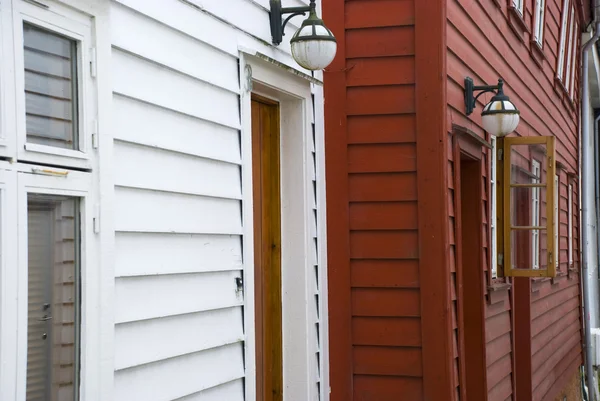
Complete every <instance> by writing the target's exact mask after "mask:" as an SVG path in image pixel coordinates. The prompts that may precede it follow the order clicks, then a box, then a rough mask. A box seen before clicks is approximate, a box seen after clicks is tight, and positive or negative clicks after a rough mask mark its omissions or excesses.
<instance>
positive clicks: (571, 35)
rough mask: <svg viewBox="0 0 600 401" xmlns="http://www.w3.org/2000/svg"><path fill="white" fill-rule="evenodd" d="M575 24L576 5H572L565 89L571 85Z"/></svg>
mask: <svg viewBox="0 0 600 401" xmlns="http://www.w3.org/2000/svg"><path fill="white" fill-rule="evenodd" d="M574 24H575V7H571V22H570V24H569V50H568V52H567V71H566V72H565V81H563V82H564V85H565V89H566V90H567V91H568V90H569V87H570V85H571V60H572V57H573V36H574V35H573V28H574V26H575V25H574Z"/></svg>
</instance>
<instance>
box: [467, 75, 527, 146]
mask: <svg viewBox="0 0 600 401" xmlns="http://www.w3.org/2000/svg"><path fill="white" fill-rule="evenodd" d="M503 85H504V81H503V80H502V79H499V80H498V85H481V86H476V85H473V80H472V79H471V78H469V77H467V78H465V108H466V112H467V115H469V114H471V113H472V112H473V110H474V109H475V101H476V100H477V98H478V97H479V96H481V95H483V94H484V93H488V92H492V93H495V95H494V96H493V97H492V99H491V100H490V102H489V103H488V104H486V105H485V106H484V107H483V111H482V112H481V120H482V122H483V128H484V129H485V130H486V131H487V132H489V133H490V134H491V135H494V136H496V137H503V136H506V135H508V134H510V133H511V132H513V131H514V130H515V129H517V125H519V118H520V117H519V115H520V112H519V110H517V108H516V107H515V105H514V104H513V103H512V102H511V101H510V99H509V98H508V96H506V95H505V94H504V91H503V90H502V86H503ZM475 91H480V92H479V93H478V94H477V96H474V95H475V93H474V92H475Z"/></svg>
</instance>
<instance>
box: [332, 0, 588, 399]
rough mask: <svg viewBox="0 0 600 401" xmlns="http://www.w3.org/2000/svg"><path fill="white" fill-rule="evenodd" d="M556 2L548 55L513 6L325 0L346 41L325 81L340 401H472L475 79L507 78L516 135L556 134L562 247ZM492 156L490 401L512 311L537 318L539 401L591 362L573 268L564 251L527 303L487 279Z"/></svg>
mask: <svg viewBox="0 0 600 401" xmlns="http://www.w3.org/2000/svg"><path fill="white" fill-rule="evenodd" d="M559 1H562V0H547V4H548V9H547V14H546V20H547V28H546V31H545V34H544V37H545V43H544V51H543V58H541V57H540V55H538V54H537V53H534V52H532V51H531V44H530V38H529V33H528V32H527V29H522V27H521V28H519V27H517V26H512V27H511V23H510V18H509V13H508V9H507V4H508V0H418V1H416V0H353V1H344V0H326V1H323V4H322V6H323V16H324V19H325V21H326V22H327V25H328V26H329V27H330V28H331V29H332V30H333V32H334V34H335V35H336V37H337V39H338V54H337V56H336V59H335V60H334V62H333V63H332V64H331V65H330V66H329V67H328V68H327V69H326V71H325V72H324V81H325V86H324V89H325V114H326V115H325V133H326V145H325V152H326V174H327V199H328V201H327V203H328V204H327V219H328V265H329V266H328V271H329V314H330V322H329V325H330V363H331V368H330V372H331V400H332V401H350V400H361V401H367V400H377V401H387V400H390V401H391V400H399V399H401V400H403V401H411V400H459V399H463V398H464V391H465V390H464V382H465V378H464V372H463V369H464V368H463V367H462V366H463V364H464V358H463V354H462V353H463V352H464V350H463V349H462V348H463V345H461V344H463V342H462V341H463V340H462V337H461V336H462V335H463V334H462V333H461V324H462V323H461V319H460V312H459V304H460V297H461V291H463V290H464V289H463V288H462V287H461V281H460V280H458V276H457V271H458V270H457V263H459V260H458V259H457V257H458V256H457V235H458V231H457V221H456V207H457V203H458V202H457V199H459V198H457V196H458V194H456V193H455V186H456V179H457V177H455V169H456V163H457V160H455V155H454V152H453V149H454V148H453V146H454V143H455V141H456V132H455V129H454V128H453V124H455V125H459V126H462V127H464V128H466V129H468V130H470V131H472V132H473V133H474V135H476V136H479V137H480V138H481V139H483V140H484V141H487V140H489V138H488V137H487V136H486V135H485V133H484V132H483V130H482V129H481V126H480V124H481V121H480V116H479V112H480V110H481V107H482V105H483V104H482V103H479V104H478V108H477V109H476V111H475V113H473V114H472V115H471V116H470V118H467V117H466V116H465V115H464V98H463V89H462V85H463V80H464V77H465V76H471V77H473V78H474V80H475V81H476V83H478V84H479V83H483V82H486V83H495V82H496V81H497V79H498V77H502V78H504V79H505V81H506V85H505V92H506V93H507V94H508V95H509V96H510V98H511V100H512V101H513V102H514V103H515V104H516V105H517V107H518V108H519V109H520V110H521V117H522V120H521V124H520V125H519V128H518V130H517V134H518V135H556V137H557V155H558V161H559V162H560V163H562V165H564V171H562V172H561V185H560V188H561V192H560V193H561V198H560V208H561V212H560V227H561V229H560V235H561V241H560V244H561V247H562V248H564V249H566V248H565V247H566V242H567V229H566V222H567V220H566V216H567V215H566V210H567V195H566V188H567V187H566V185H567V172H568V173H576V172H577V165H578V160H577V157H578V156H577V147H576V146H577V129H578V127H577V113H576V110H577V107H578V105H577V104H575V105H573V106H572V105H570V103H569V102H568V101H566V100H565V99H564V96H563V92H562V91H561V89H560V87H558V86H557V85H556V84H555V82H554V75H555V72H554V71H555V68H554V66H555V64H556V53H557V47H558V41H557V37H558V25H559V23H560V18H559V13H560V10H561V9H562V7H561V5H559ZM526 2H527V5H526V7H527V8H526V9H527V10H531V9H532V7H533V0H526ZM583 7H584V6H583V5H581V6H580V7H579V8H578V9H579V10H580V12H581V13H582V12H583ZM530 14H531V13H530V12H529V14H526V19H529V22H527V20H526V24H528V25H529V29H531V24H532V23H531V18H530V17H531V15H530ZM513 22H514V21H513ZM519 32H521V33H519ZM540 60H541V61H540ZM576 79H577V82H578V77H577V78H576ZM488 99H489V96H488V97H485V96H483V97H482V98H480V100H481V102H486V101H487V100H488ZM490 156H491V154H490V153H489V150H487V148H485V147H484V146H482V158H481V171H482V177H481V179H482V180H483V183H484V185H483V187H482V188H483V189H482V191H481V209H482V216H481V221H482V227H481V230H482V246H481V249H480V251H481V255H482V262H481V268H482V270H483V271H484V273H485V274H484V275H483V277H484V280H485V282H484V283H483V287H484V292H483V296H482V299H481V302H482V305H483V308H482V311H483V312H482V313H483V315H484V316H483V319H484V321H485V327H483V334H482V335H483V336H484V344H485V347H484V349H483V350H482V352H483V353H484V355H485V363H486V366H485V370H486V372H485V378H486V383H485V389H486V391H487V397H488V400H490V401H491V400H501V401H504V400H510V399H514V394H516V391H517V390H516V386H517V381H518V380H517V375H516V372H515V363H516V360H515V341H514V338H515V335H516V333H515V313H514V311H515V309H517V310H519V311H522V310H526V311H527V314H525V315H519V316H521V317H522V316H527V317H528V319H529V320H528V321H529V322H530V330H529V331H528V332H527V335H528V336H529V337H528V338H529V341H528V342H527V344H529V348H527V350H528V352H530V353H531V355H530V363H531V365H532V369H533V371H532V373H531V375H530V376H531V377H530V378H529V380H530V382H531V383H529V385H530V386H531V392H530V396H531V397H532V399H536V400H537V399H540V400H541V399H550V397H551V396H552V394H555V393H556V392H557V391H558V390H560V388H561V386H564V384H565V383H562V381H561V380H562V379H561V378H562V377H563V376H564V377H571V373H572V371H573V370H574V369H576V367H577V366H578V365H579V363H580V362H581V341H580V340H581V333H580V329H579V324H578V323H577V321H578V319H579V293H578V288H579V287H578V285H579V277H578V274H577V269H578V260H577V258H576V260H575V262H576V263H575V265H574V266H573V267H574V269H573V270H572V271H569V269H568V266H567V263H566V259H567V253H566V250H565V251H561V253H560V257H561V265H560V266H561V272H560V275H559V277H558V278H556V279H552V280H551V279H546V280H534V281H533V282H532V284H531V289H530V291H529V292H523V294H526V296H527V297H526V298H527V303H525V304H522V303H521V304H518V305H517V304H515V300H514V298H515V296H514V286H513V287H511V284H512V283H511V281H510V280H506V279H497V280H491V275H490V237H489V217H490V216H489V208H490V194H489V178H488V175H489V172H488V170H489V158H490ZM557 171H558V170H557ZM458 177H460V175H458ZM574 189H575V193H574V195H573V199H574V200H575V199H577V198H578V197H577V192H576V191H577V186H576V182H574ZM573 210H574V211H577V208H576V207H574V208H573ZM576 221H577V218H574V219H573V222H574V223H575V224H576ZM574 231H575V233H577V232H578V227H577V226H576V225H575V227H574ZM577 244H578V238H577V235H576V236H575V245H576V248H575V249H574V255H577V254H578V247H577ZM519 308H520V309H519ZM523 308H525V309H523ZM561 316H564V317H565V319H559V318H560V317H561ZM576 323H577V324H576ZM523 355H525V354H523ZM519 383H520V384H523V383H524V382H523V381H520V382H519ZM525 384H527V383H525ZM461 395H462V396H461ZM478 401H479V400H478ZM519 401H525V399H523V400H521V399H519Z"/></svg>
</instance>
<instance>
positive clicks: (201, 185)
mask: <svg viewBox="0 0 600 401" xmlns="http://www.w3.org/2000/svg"><path fill="white" fill-rule="evenodd" d="M114 159H115V162H116V164H117V165H118V166H119V167H120V170H119V174H117V175H116V176H115V184H116V185H119V186H124V187H131V188H146V189H154V190H157V191H167V192H179V193H186V194H192V195H205V196H211V197H219V198H228V199H241V198H242V192H241V187H240V186H239V182H240V173H241V172H240V166H239V165H237V164H231V163H225V162H221V161H216V160H211V159H204V158H200V157H196V156H191V155H185V154H181V153H177V152H171V151H167V150H162V149H158V148H152V147H148V146H140V145H135V144H132V143H124V142H118V141H116V142H115V147H114ZM199 172H202V174H198V173H199Z"/></svg>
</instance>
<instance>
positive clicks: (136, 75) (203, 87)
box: [112, 49, 240, 128]
mask: <svg viewBox="0 0 600 401" xmlns="http://www.w3.org/2000/svg"><path fill="white" fill-rule="evenodd" d="M112 67H113V68H112V80H113V90H114V91H115V92H116V93H119V94H122V95H126V96H129V97H133V98H135V99H139V100H142V101H145V102H148V103H153V104H157V105H159V106H161V107H165V108H168V109H171V110H175V111H179V112H181V113H185V114H189V115H191V116H194V117H198V118H202V119H205V120H208V121H213V122H215V123H218V124H222V125H225V126H228V127H233V128H239V127H240V110H239V95H238V94H235V93H232V92H229V91H227V90H224V89H223V88H219V87H217V86H214V85H211V84H209V83H206V82H203V81H200V80H198V79H195V78H193V77H190V76H189V75H184V74H181V73H178V72H176V71H173V70H171V69H169V68H166V67H164V66H162V65H159V64H156V63H153V62H151V61H149V60H146V59H142V58H140V57H137V56H134V55H131V54H129V53H125V52H123V51H121V50H118V49H113V52H112Z"/></svg>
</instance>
